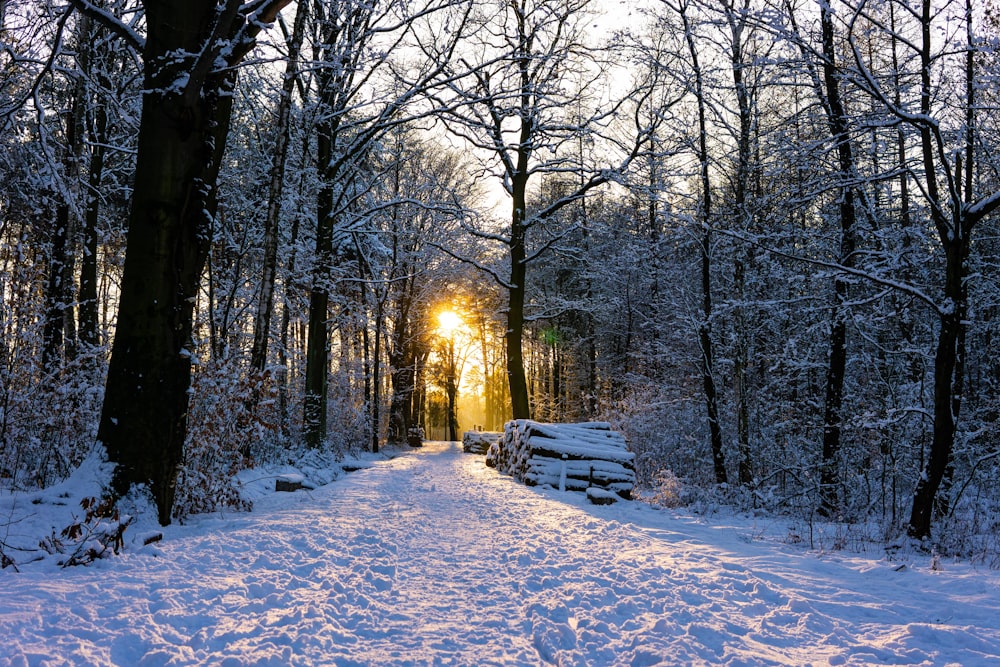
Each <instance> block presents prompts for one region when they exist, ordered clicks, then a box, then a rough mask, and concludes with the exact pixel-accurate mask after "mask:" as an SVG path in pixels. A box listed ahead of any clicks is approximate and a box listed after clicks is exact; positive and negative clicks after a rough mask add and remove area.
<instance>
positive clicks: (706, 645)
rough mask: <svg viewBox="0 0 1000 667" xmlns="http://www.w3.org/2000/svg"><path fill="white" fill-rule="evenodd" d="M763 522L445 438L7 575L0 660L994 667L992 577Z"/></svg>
mask: <svg viewBox="0 0 1000 667" xmlns="http://www.w3.org/2000/svg"><path fill="white" fill-rule="evenodd" d="M130 530H132V529H130ZM755 530H756V529H755V527H754V526H753V525H752V522H751V521H750V520H736V519H733V520H720V521H718V522H716V521H713V522H712V523H711V524H709V523H704V522H701V521H699V520H698V519H696V518H694V517H691V516H689V515H686V514H678V513H674V512H670V511H662V510H656V509H653V508H651V507H649V506H648V505H645V504H642V503H619V504H617V505H614V506H610V507H596V506H592V505H589V504H587V503H586V501H585V499H584V498H583V496H582V495H580V494H569V493H560V492H558V491H553V490H538V489H528V488H526V487H523V486H520V485H518V484H516V483H515V482H513V481H512V480H511V479H509V478H507V477H502V476H499V475H498V474H497V473H496V472H495V471H493V470H491V469H489V468H486V467H485V466H484V464H483V457H481V456H474V455H469V454H462V452H461V446H460V445H459V444H458V443H430V444H429V446H427V447H425V448H423V449H422V450H414V451H412V452H406V453H404V454H402V455H401V456H398V457H396V458H393V459H391V460H387V461H382V462H379V463H377V464H375V465H374V466H373V467H371V468H369V469H366V470H361V471H358V472H355V473H351V474H350V475H348V476H346V477H344V478H342V479H340V480H339V481H336V482H333V483H332V484H329V485H327V486H324V487H321V488H320V489H318V490H315V491H308V492H303V491H299V492H296V493H294V494H270V495H267V496H266V497H263V498H261V499H260V500H259V501H258V502H257V508H256V510H255V511H254V512H253V513H250V514H229V515H226V516H211V517H203V518H199V519H198V520H197V521H196V522H193V523H191V524H189V525H186V526H171V527H169V528H167V529H166V530H165V531H164V540H163V541H162V542H160V543H159V544H156V545H153V546H148V547H140V548H133V549H131V550H129V551H127V552H126V553H125V554H124V555H122V556H120V557H117V558H112V559H108V560H104V561H100V562H98V563H96V564H95V565H92V566H89V567H76V568H69V569H65V570H59V569H56V568H55V566H54V564H52V563H49V562H44V563H40V564H34V565H28V566H25V567H24V568H22V572H21V573H14V572H12V571H11V570H10V569H9V568H8V569H7V570H3V571H2V572H0V665H2V666H6V665H46V666H48V665H128V666H137V665H139V666H151V665H221V666H236V665H281V666H284V665H317V666H318V665H341V666H346V665H475V666H479V665H545V664H556V665H659V664H663V665H771V664H787V665H807V664H817V665H820V664H822V665H947V664H955V665H986V664H1000V575H998V574H997V573H996V572H993V571H988V570H986V571H982V570H978V571H977V570H974V569H972V568H970V567H969V566H966V565H962V564H957V563H950V562H946V563H945V564H944V569H943V570H942V571H931V570H930V568H929V566H928V562H927V561H922V560H917V559H912V560H911V561H910V562H909V564H908V566H907V567H905V568H903V569H901V570H898V571H897V570H896V569H895V568H897V567H898V565H899V564H898V563H887V562H884V561H880V562H876V561H873V560H866V559H862V558H858V557H852V556H848V555H844V554H834V555H826V556H821V555H818V554H817V553H815V552H808V551H806V550H804V549H803V548H801V547H795V546H790V545H785V544H781V543H780V542H775V541H761V540H757V539H755Z"/></svg>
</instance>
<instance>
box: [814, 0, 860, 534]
mask: <svg viewBox="0 0 1000 667" xmlns="http://www.w3.org/2000/svg"><path fill="white" fill-rule="evenodd" d="M820 23H821V25H822V33H823V82H824V85H825V86H826V96H825V98H826V100H825V101H826V105H825V106H826V112H827V118H828V120H829V125H830V133H831V134H832V136H833V139H834V141H835V142H836V146H837V158H838V166H839V170H840V174H839V176H840V178H841V179H842V181H843V182H844V183H845V185H843V186H842V187H841V195H840V263H841V264H842V265H844V266H851V265H852V263H853V256H854V249H855V247H856V245H857V244H856V241H855V234H856V231H855V226H856V222H857V211H856V210H855V193H854V187H853V186H852V185H850V183H851V182H852V181H853V180H854V179H853V175H854V173H855V165H854V154H853V150H852V148H851V140H850V134H849V131H848V118H847V112H846V111H845V109H844V105H843V102H842V101H841V97H840V72H839V70H838V69H837V63H836V52H835V49H834V41H833V40H834V31H833V18H832V16H831V8H830V6H829V5H828V4H826V3H825V2H820ZM817 92H819V93H822V91H817ZM820 97H821V99H822V98H823V96H822V94H821V96H820ZM847 286H848V281H847V278H846V276H844V275H838V276H837V277H836V278H835V279H834V294H835V300H836V302H835V304H834V308H833V321H832V323H831V326H830V358H829V365H828V366H827V372H826V407H825V410H824V415H823V461H822V465H821V468H820V506H819V513H820V515H821V516H826V517H834V516H836V515H837V514H838V513H839V512H840V509H841V508H840V499H839V493H838V489H839V486H840V474H839V472H838V459H839V455H840V437H841V431H842V425H843V415H842V414H841V410H842V407H843V394H844V379H845V374H846V370H847V316H848V312H847V310H848V306H847V297H848V294H847Z"/></svg>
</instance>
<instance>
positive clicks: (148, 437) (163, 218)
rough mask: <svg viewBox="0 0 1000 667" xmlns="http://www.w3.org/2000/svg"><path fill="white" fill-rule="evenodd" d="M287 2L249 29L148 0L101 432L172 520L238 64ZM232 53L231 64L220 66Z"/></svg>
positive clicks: (129, 474)
mask: <svg viewBox="0 0 1000 667" xmlns="http://www.w3.org/2000/svg"><path fill="white" fill-rule="evenodd" d="M287 2H288V0H275V2H274V3H272V4H271V5H269V6H268V7H267V8H266V11H263V12H262V13H260V14H257V15H256V16H254V17H253V18H252V19H251V21H250V23H249V25H248V22H247V17H245V16H242V15H240V13H239V11H240V3H239V2H229V3H227V5H226V6H225V7H222V8H219V7H218V6H216V5H215V4H214V3H204V2H201V1H200V0H158V1H154V0H147V2H146V3H145V8H146V26H147V34H146V41H145V45H144V52H143V60H144V89H145V95H144V96H143V106H142V117H141V120H140V125H139V150H138V159H137V164H136V173H135V186H134V192H133V200H132V211H131V214H130V216H129V230H128V239H127V241H128V248H127V252H126V256H125V268H124V274H123V277H122V286H121V296H120V305H119V311H118V321H117V325H116V331H115V340H114V344H113V347H112V352H111V362H110V365H109V368H108V379H107V386H106V390H105V400H104V408H103V412H102V414H101V422H100V426H99V429H98V435H97V438H98V440H99V441H100V442H101V443H103V444H104V446H105V447H106V448H107V452H108V458H109V460H111V461H113V462H114V463H116V464H117V465H116V467H115V472H114V477H113V482H112V485H113V491H114V492H115V493H116V494H118V495H122V494H124V493H126V492H127V491H128V490H129V488H130V487H132V486H133V485H138V484H149V485H150V490H151V492H152V495H153V498H154V500H155V501H156V505H157V510H158V513H159V520H160V523H162V524H164V525H166V524H169V523H170V520H171V513H172V509H173V500H174V486H175V481H176V476H177V468H178V466H179V464H180V462H181V459H182V454H183V449H184V440H185V436H186V432H187V406H188V391H189V389H190V385H191V354H192V352H191V349H190V345H191V330H192V325H193V312H194V303H195V300H196V298H197V294H198V286H199V282H200V278H201V274H202V271H203V269H204V267H205V261H206V259H207V256H208V249H209V244H210V242H211V238H210V235H209V232H210V229H211V223H212V219H213V216H214V211H215V208H216V204H215V196H216V181H217V176H218V172H219V165H220V161H221V156H222V153H223V150H224V147H225V140H226V135H227V134H228V130H229V121H230V112H231V109H232V95H231V93H232V89H233V85H234V83H235V70H234V69H232V67H233V66H235V65H237V64H238V63H239V60H240V59H242V54H245V53H246V52H248V51H249V49H250V48H251V47H252V37H253V36H254V35H255V34H256V33H257V32H258V31H259V30H260V26H261V23H263V22H265V21H268V20H273V17H274V15H275V14H276V13H277V12H278V11H279V10H280V9H281V8H282V7H283V6H284V5H285V4H287ZM237 37H240V38H241V39H239V40H238V39H237ZM223 49H225V50H226V51H227V52H228V54H229V55H228V56H227V58H228V60H229V62H228V65H229V67H225V68H222V69H220V70H216V69H215V67H216V62H217V59H218V58H222V57H223V56H222V51H223ZM178 54H191V55H189V56H186V57H179V55H178Z"/></svg>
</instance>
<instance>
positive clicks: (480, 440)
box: [462, 431, 503, 454]
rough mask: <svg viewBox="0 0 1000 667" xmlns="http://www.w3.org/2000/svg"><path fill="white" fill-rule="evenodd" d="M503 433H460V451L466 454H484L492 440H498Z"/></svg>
mask: <svg viewBox="0 0 1000 667" xmlns="http://www.w3.org/2000/svg"><path fill="white" fill-rule="evenodd" d="M502 437H503V433H498V432H496V431H466V432H465V433H464V434H463V435H462V451H463V452H465V453H467V454H485V453H486V452H487V450H488V449H489V448H490V445H492V444H493V443H494V442H498V441H499V440H500V438H502Z"/></svg>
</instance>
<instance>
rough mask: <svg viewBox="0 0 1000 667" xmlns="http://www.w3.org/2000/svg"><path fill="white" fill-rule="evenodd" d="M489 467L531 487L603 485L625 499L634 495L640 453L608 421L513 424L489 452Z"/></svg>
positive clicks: (580, 488) (581, 488)
mask: <svg viewBox="0 0 1000 667" xmlns="http://www.w3.org/2000/svg"><path fill="white" fill-rule="evenodd" d="M486 465H489V466H492V467H495V468H496V469H497V470H498V471H500V472H502V473H504V474H507V475H511V476H512V477H513V478H514V479H516V480H518V481H521V482H523V483H524V484H526V485H528V486H536V485H537V486H551V487H552V488H554V489H562V490H570V491H586V490H587V489H590V488H598V489H604V490H606V491H610V492H613V493H615V494H617V495H618V496H619V497H621V498H629V497H631V494H632V489H633V487H634V486H635V454H634V453H632V452H630V451H628V449H627V448H626V445H625V437H624V436H623V435H622V434H621V433H618V432H617V431H612V430H611V425H610V424H608V423H606V422H586V423H582V424H542V423H539V422H536V421H531V420H528V419H519V420H515V421H510V422H507V424H506V425H505V426H504V434H503V438H502V439H501V440H500V441H499V442H497V443H495V444H493V445H491V446H490V449H489V451H488V452H487V455H486Z"/></svg>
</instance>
